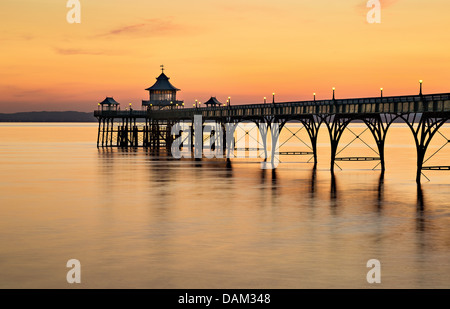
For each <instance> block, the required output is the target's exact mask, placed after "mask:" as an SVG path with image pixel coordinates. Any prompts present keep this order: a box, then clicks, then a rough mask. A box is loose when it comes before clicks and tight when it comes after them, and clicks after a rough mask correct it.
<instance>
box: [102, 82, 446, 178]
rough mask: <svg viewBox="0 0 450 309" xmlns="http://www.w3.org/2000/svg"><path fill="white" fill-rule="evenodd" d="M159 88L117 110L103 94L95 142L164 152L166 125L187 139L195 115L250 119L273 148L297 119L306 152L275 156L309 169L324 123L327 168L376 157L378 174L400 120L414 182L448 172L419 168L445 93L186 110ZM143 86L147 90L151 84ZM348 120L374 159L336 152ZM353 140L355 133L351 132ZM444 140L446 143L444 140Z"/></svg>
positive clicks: (169, 139)
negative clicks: (359, 129)
mask: <svg viewBox="0 0 450 309" xmlns="http://www.w3.org/2000/svg"><path fill="white" fill-rule="evenodd" d="M163 74H164V73H162V75H163ZM160 78H161V76H160V77H159V78H158V81H157V83H156V84H158V82H159V81H160V80H161V79H160ZM166 78H167V77H166V76H165V75H164V76H163V77H162V80H164V83H165V82H166V81H167V82H168V78H167V80H165V79H166ZM156 84H155V85H156ZM169 84H170V83H169ZM160 86H161V85H160ZM163 86H166V88H169V89H167V90H165V89H162V88H158V87H156V88H157V91H158V94H159V95H161V97H158V98H152V92H150V100H149V101H143V106H144V107H145V110H131V109H130V110H126V111H121V110H119V109H118V108H117V105H116V103H117V102H115V101H114V102H115V103H114V102H113V101H112V100H111V99H112V98H107V99H106V100H105V101H103V102H102V103H100V104H99V109H98V110H97V111H95V113H94V114H95V117H97V118H98V120H99V129H98V139H97V146H98V147H146V148H149V149H151V150H152V151H154V152H156V153H158V152H159V151H160V150H161V149H165V150H167V151H168V152H170V149H171V145H172V143H173V141H174V140H175V138H176V137H177V136H179V135H173V134H172V127H173V126H174V125H175V124H176V123H179V122H183V123H190V124H191V126H190V130H191V133H192V134H191V138H192V139H193V136H194V135H195V128H194V117H195V116H201V117H202V118H201V119H202V121H203V124H204V123H205V122H206V121H213V122H215V123H216V124H217V125H219V126H221V127H222V128H223V132H227V131H226V130H227V129H226V128H225V124H234V125H236V124H238V123H242V122H252V123H255V124H256V126H257V128H258V129H259V133H260V134H261V136H262V138H263V143H264V146H265V143H266V142H267V139H266V138H267V136H268V134H269V132H270V136H271V142H272V145H273V146H274V145H275V141H276V140H277V139H278V138H279V136H280V133H281V130H283V128H284V127H285V126H286V124H287V123H289V122H292V121H298V122H300V123H301V124H302V125H303V126H304V128H305V129H306V131H307V132H308V135H309V138H310V141H311V145H312V147H311V148H312V149H311V151H307V152H294V151H291V152H280V153H279V155H312V157H313V160H314V161H313V162H314V168H315V167H316V165H317V137H318V132H319V129H320V128H321V127H322V125H324V127H326V128H327V130H328V133H329V137H330V147H331V164H330V169H331V171H334V168H335V165H336V162H339V161H379V165H380V168H381V171H382V172H384V171H385V149H384V146H385V140H386V134H387V132H388V129H389V128H390V126H391V125H392V124H393V123H394V122H395V121H396V120H398V119H401V120H403V122H404V123H405V124H406V125H407V126H408V127H409V128H410V130H411V132H412V134H413V136H414V140H415V145H416V151H417V176H416V181H417V182H420V180H421V174H422V171H423V170H450V166H424V162H425V161H426V159H425V155H426V152H427V149H428V146H429V144H430V142H431V140H432V139H433V137H434V136H435V134H436V133H437V132H438V131H439V129H440V128H441V127H442V126H443V125H444V124H445V123H446V122H447V121H448V120H449V119H450V93H442V94H426V95H424V94H422V90H421V91H420V94H419V95H409V96H391V97H383V96H381V97H368V98H356V99H336V98H335V96H334V89H333V99H331V100H315V99H314V100H311V101H298V102H281V103H275V100H273V102H272V103H267V104H249V105H235V106H231V105H230V104H229V102H227V103H228V104H224V105H222V106H220V105H218V104H216V105H214V106H211V105H209V106H208V107H200V106H201V105H200V104H199V103H198V102H197V103H196V105H195V106H194V107H192V108H184V103H183V102H182V101H176V98H175V93H176V91H178V89H176V88H175V87H173V86H172V85H171V84H170V86H169V85H168V84H166V85H163ZM172 87H173V89H172ZM149 89H150V90H151V88H149ZM421 89H422V87H421ZM165 91H167V93H166V92H165ZM169 92H170V94H169ZM175 102H176V103H175ZM100 107H101V108H100ZM353 121H359V122H363V123H364V124H366V126H367V128H368V129H369V130H370V132H371V133H372V135H373V137H374V139H375V142H376V145H377V149H376V152H377V156H376V157H357V156H354V157H338V156H337V155H338V153H339V152H338V151H337V150H338V145H339V141H340V139H341V137H342V134H343V133H344V131H345V130H346V128H347V126H348V125H349V124H350V123H351V122H353ZM203 124H202V128H203ZM275 124H276V125H275ZM227 133H228V132H227ZM213 134H214V131H212V132H211V135H213ZM202 136H203V133H202ZM356 138H360V137H359V136H356ZM202 139H203V138H202ZM448 142H449V143H450V140H448ZM189 145H191V146H192V145H193V142H192V141H191V142H190V143H189ZM225 145H226V142H225V139H224V141H223V145H219V143H218V144H217V146H223V147H224V146H225ZM224 148H225V147H224ZM233 149H234V147H233ZM274 149H275V147H272V151H274ZM244 150H249V149H244ZM266 158H267V157H266ZM272 160H273V155H272Z"/></svg>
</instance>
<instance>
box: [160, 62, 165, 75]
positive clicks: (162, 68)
mask: <svg viewBox="0 0 450 309" xmlns="http://www.w3.org/2000/svg"><path fill="white" fill-rule="evenodd" d="M160 66H161V71H162V72H163V73H164V64H161V65H160Z"/></svg>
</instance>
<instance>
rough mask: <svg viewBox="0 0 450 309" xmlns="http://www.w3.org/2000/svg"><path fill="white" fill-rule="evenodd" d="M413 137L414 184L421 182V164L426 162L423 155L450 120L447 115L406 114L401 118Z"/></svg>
mask: <svg viewBox="0 0 450 309" xmlns="http://www.w3.org/2000/svg"><path fill="white" fill-rule="evenodd" d="M402 118H403V120H405V122H406V124H407V125H408V126H409V128H410V129H411V131H412V133H413V135H414V141H415V143H416V151H417V173H416V182H417V183H420V182H421V176H422V169H423V164H424V163H425V162H426V160H425V154H426V152H427V149H428V146H429V145H430V142H431V140H432V139H433V137H434V135H435V134H436V133H437V132H438V131H439V129H440V128H441V127H442V126H443V125H444V124H445V123H446V122H447V121H448V120H449V119H450V118H449V117H448V115H446V116H442V115H441V114H440V113H434V112H428V113H422V114H418V113H416V114H408V115H406V116H402Z"/></svg>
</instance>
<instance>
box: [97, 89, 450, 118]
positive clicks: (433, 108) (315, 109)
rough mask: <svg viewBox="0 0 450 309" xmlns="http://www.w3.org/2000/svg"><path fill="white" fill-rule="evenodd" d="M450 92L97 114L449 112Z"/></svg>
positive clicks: (102, 113) (189, 115)
mask: <svg viewBox="0 0 450 309" xmlns="http://www.w3.org/2000/svg"><path fill="white" fill-rule="evenodd" d="M449 111H450V93H443V94H430V95H415V96H395V97H376V98H356V99H336V100H316V101H297V102H281V103H267V104H247V105H234V106H221V107H200V108H178V109H170V110H149V111H147V110H138V111H136V110H133V111H101V110H98V111H95V112H94V115H95V116H96V117H131V118H152V119H182V118H192V117H193V116H194V115H202V116H203V117H206V118H216V117H227V116H231V117H245V116H270V115H274V116H283V115H311V114H369V113H423V112H449Z"/></svg>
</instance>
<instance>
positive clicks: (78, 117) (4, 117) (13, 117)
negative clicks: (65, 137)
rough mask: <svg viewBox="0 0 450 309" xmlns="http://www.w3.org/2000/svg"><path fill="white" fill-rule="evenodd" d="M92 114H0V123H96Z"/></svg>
mask: <svg viewBox="0 0 450 309" xmlns="http://www.w3.org/2000/svg"><path fill="white" fill-rule="evenodd" d="M97 121H98V120H97V119H96V118H95V117H94V113H84V112H75V111H68V112H21V113H12V114H2V113H0V122H97Z"/></svg>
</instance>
